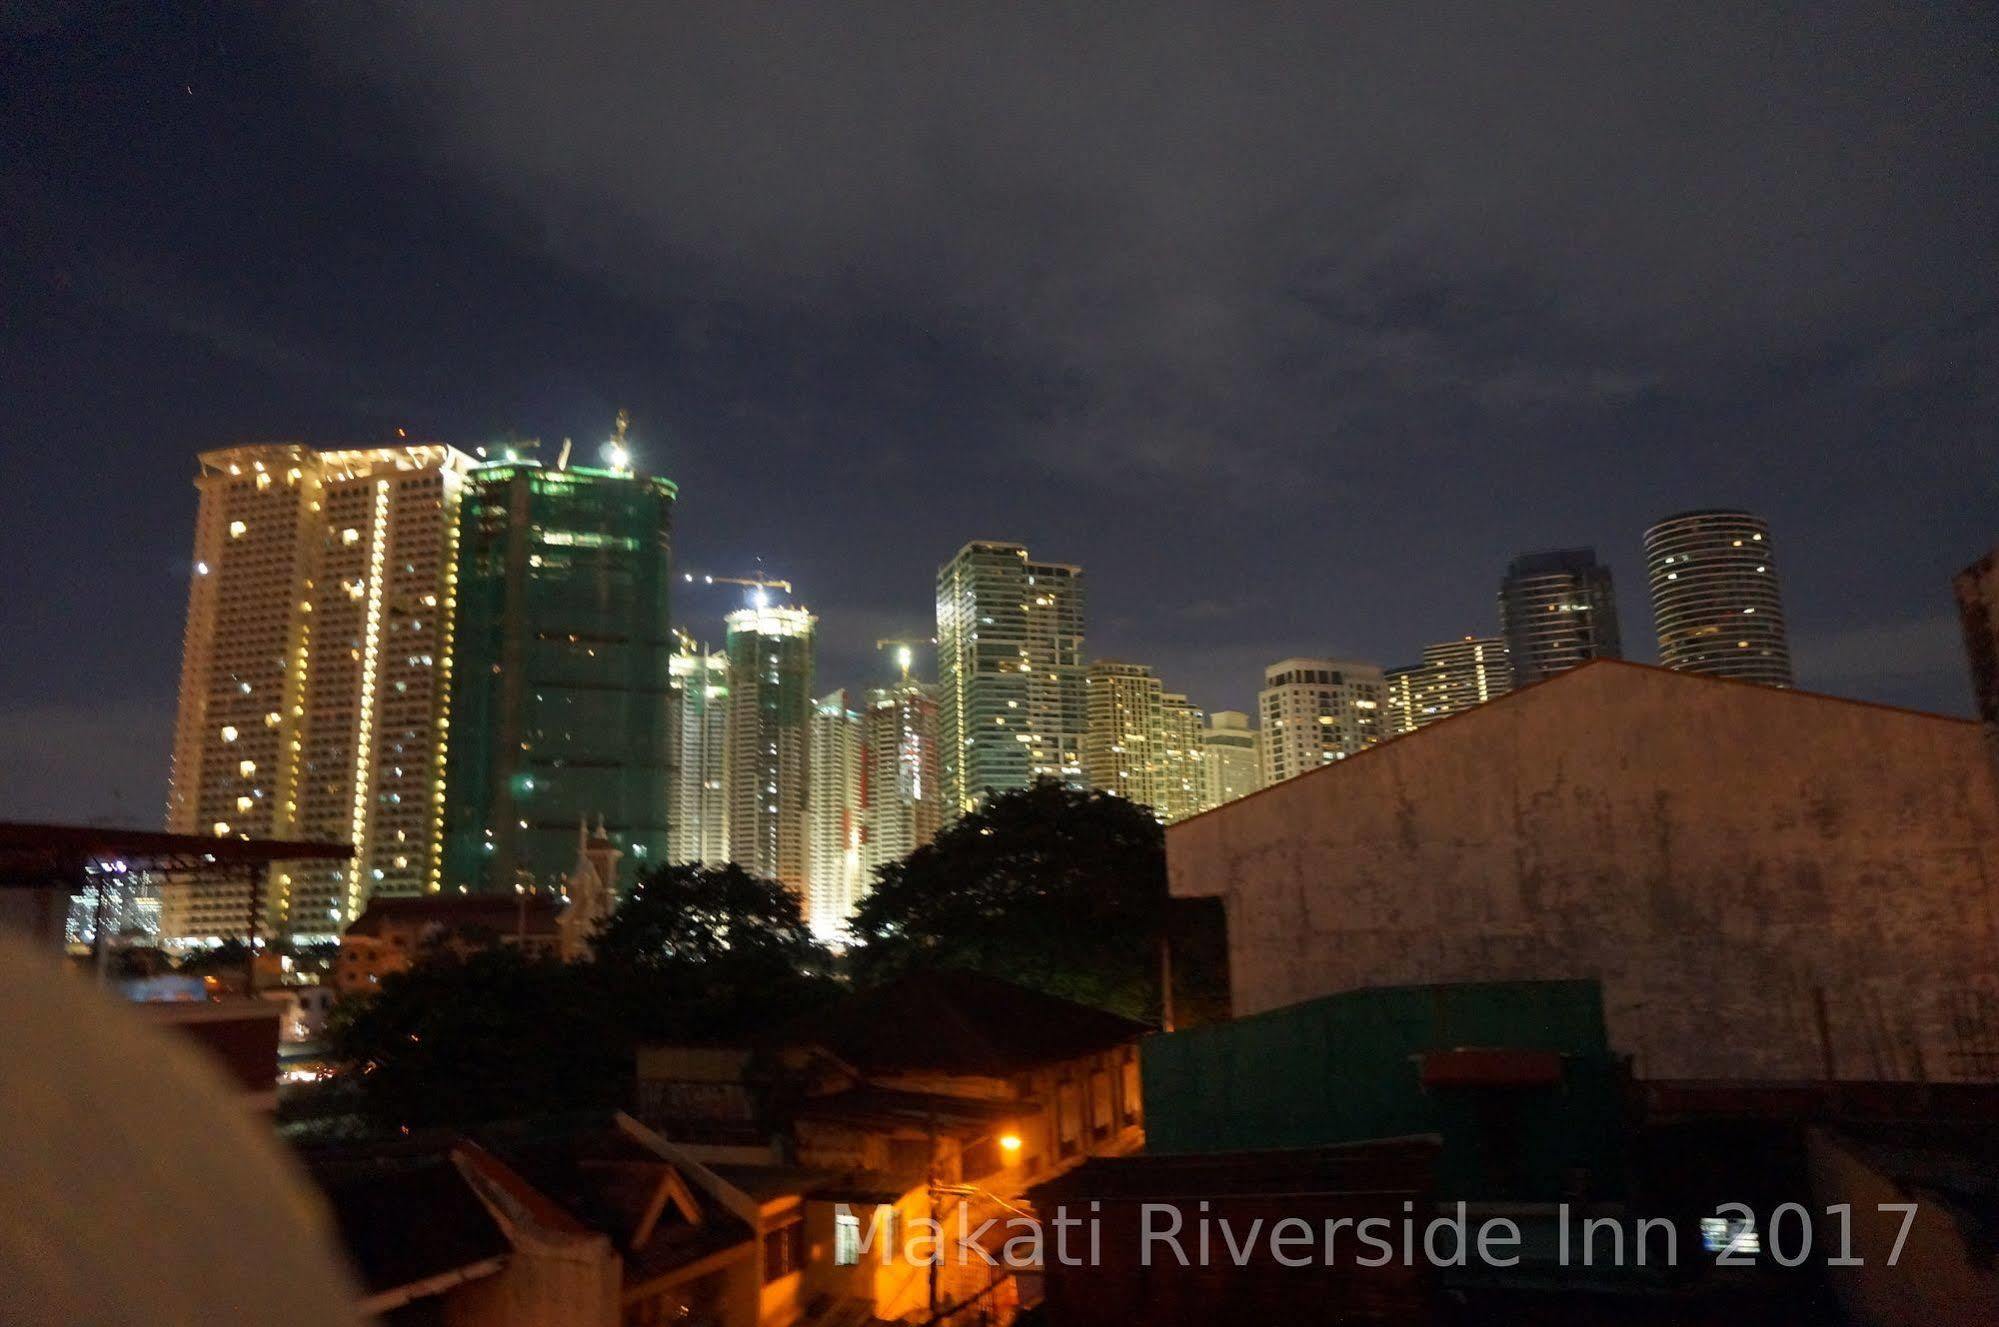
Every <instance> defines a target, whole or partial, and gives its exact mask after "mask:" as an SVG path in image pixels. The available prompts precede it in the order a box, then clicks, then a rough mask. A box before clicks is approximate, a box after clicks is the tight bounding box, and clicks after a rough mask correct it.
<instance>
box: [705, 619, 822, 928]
mask: <svg viewBox="0 0 1999 1327" xmlns="http://www.w3.org/2000/svg"><path fill="white" fill-rule="evenodd" d="M761 593H762V592H761V591H759V594H761ZM726 621H727V623H728V628H729V644H728V649H729V738H728V754H727V759H726V760H725V761H724V762H723V774H722V783H723V787H724V790H725V791H726V793H727V797H728V806H729V860H730V861H732V862H735V863H736V864H738V865H739V866H741V867H743V869H745V870H747V871H750V872H752V873H754V874H756V875H760V876H764V877H766V878H768V879H771V880H777V881H780V882H782V883H783V884H786V885H789V886H790V887H791V888H792V890H793V891H795V892H796V893H797V895H798V897H799V899H800V901H801V903H804V902H808V901H809V895H808V893H807V891H808V889H809V888H810V886H811V880H810V878H809V875H810V867H811V845H810V836H811V825H810V822H809V814H808V809H809V807H810V805H811V796H812V763H811V762H812V716H813V703H812V627H813V624H814V622H815V621H816V619H815V618H814V617H813V616H812V614H810V613H808V612H806V611H805V610H804V609H803V608H776V607H770V606H767V605H759V606H757V607H753V608H739V609H737V610H736V611H735V612H733V613H731V614H729V616H728V618H727V619H726Z"/></svg>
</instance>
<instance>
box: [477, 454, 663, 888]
mask: <svg viewBox="0 0 1999 1327" xmlns="http://www.w3.org/2000/svg"><path fill="white" fill-rule="evenodd" d="M606 452H607V455H608V457H609V459H610V462H611V464H610V465H609V466H608V467H607V468H601V469H600V468H594V467H585V466H574V465H572V466H567V467H566V468H554V467H547V466H543V465H541V464H539V463H537V462H534V461H531V460H521V459H518V454H517V453H512V454H510V455H509V457H508V459H504V460H501V461H498V462H496V463H493V464H489V465H484V466H481V467H479V468H478V469H477V470H475V471H474V472H473V473H472V477H471V482H470V484H469V485H468V487H467V490H466V494H465V502H464V509H463V512H462V514H461V518H460V522H459V525H460V534H459V544H460V547H459V573H458V604H459V612H458V627H457V652H458V657H457V664H456V667H455V670H454V677H455V685H454V688H453V696H454V699H453V701H452V732H453V735H454V739H453V741H452V744H451V757H450V774H449V778H448V783H447V788H448V795H447V807H446V814H445V825H446V834H447V836H448V845H447V850H446V854H445V876H444V884H445V886H446V888H454V887H456V888H463V889H468V890H471V891H473V892H479V891H495V892H508V891H511V890H513V889H515V888H516V887H518V886H521V885H528V884H531V885H533V886H535V887H540V888H554V887H555V886H556V884H557V883H558V882H559V880H560V879H561V878H562V876H563V875H564V873H565V872H567V871H568V870H569V868H570V866H571V865H572V864H573V863H574V862H575V859H576V835H577V827H578V825H580V824H582V823H583V822H584V821H585V820H586V819H588V820H589V821H590V822H591V823H593V824H594V823H595V822H596V821H597V820H598V819H599V818H600V817H601V818H602V820H603V822H604V826H605V830H606V835H607V837H608V839H609V841H610V842H611V843H612V844H613V845H615V846H616V847H617V848H619V849H620V850H621V851H623V852H624V853H625V855H626V859H627V860H628V861H630V862H631V863H632V865H633V867H634V869H635V870H638V871H642V870H644V869H645V868H646V867H647V866H649V865H651V864H652V863H654V862H659V861H663V860H665V859H666V857H667V855H668V853H667V847H668V845H667V811H668V807H669V804H670V801H671V796H672V787H671V784H672V776H673V766H674V756H675V753H674V746H673V732H672V728H671V724H670V714H669V711H670V709H671V699H672V694H673V693H672V676H673V671H672V660H673V655H674V652H675V648H676V641H675V638H674V634H673V630H672V621H671V614H670V605H669V590H670V587H671V584H672V581H673V576H672V571H673V568H672V527H673V503H674V499H675V496H676V493H677V489H676V488H675V486H674V484H673V482H672V481H671V480H668V479H664V478H658V477H654V476H649V475H644V474H639V473H635V472H633V471H632V470H631V469H630V468H628V457H627V456H626V455H625V454H624V453H623V451H622V450H621V449H620V448H617V447H611V448H607V449H606Z"/></svg>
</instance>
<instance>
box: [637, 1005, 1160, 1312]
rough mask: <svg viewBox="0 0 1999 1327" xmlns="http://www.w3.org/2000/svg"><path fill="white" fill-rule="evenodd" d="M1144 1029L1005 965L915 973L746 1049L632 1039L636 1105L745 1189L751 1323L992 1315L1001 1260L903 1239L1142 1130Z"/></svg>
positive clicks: (1007, 1214) (1001, 1306)
mask: <svg viewBox="0 0 1999 1327" xmlns="http://www.w3.org/2000/svg"><path fill="white" fill-rule="evenodd" d="M1149 1031H1150V1029H1149V1028H1148V1027H1147V1026H1146V1025H1145V1024H1142V1023H1137V1022H1133V1021H1132V1020H1130V1019H1126V1018H1122V1017H1119V1016H1117V1015H1115V1014H1109V1013H1105V1012H1104V1011H1102V1010H1098V1009H1093V1008H1090V1007H1088V1006H1084V1005H1079V1004H1076V1003H1074V1002H1072V1001H1068V1000H1061V999H1057V998H1054V997H1052V996H1047V995H1042V994H1040V993H1038V992H1035V991H1030V990H1027V989H1026V988H1024V987H1020V986H1015V985H1013V984H1012V983H1010V982H1004V981H999V980H996V979H994V978H990V977H984V976H980V975H977V974H973V973H965V972H929V973H920V974H915V975H912V976H909V977H905V978H903V979H901V980H898V981H895V982H891V983H888V984H886V985H884V986H881V987H878V988H874V989H872V990H868V991H862V992H858V993H856V994H854V995H852V996H850V997H848V998H847V999H845V1000H843V1001H841V1002H839V1003H838V1004H836V1005H834V1006H833V1007H831V1008H829V1009H827V1010H826V1011H824V1012H823V1013H822V1014H819V1015H816V1016H813V1017H810V1018H807V1019H804V1020H801V1021H800V1022H799V1023H797V1024H795V1025H794V1026H793V1027H791V1028H789V1029H786V1030H785V1031H784V1032H783V1033H782V1034H780V1035H778V1036H775V1037H773V1038H771V1039H770V1040H769V1041H768V1042H766V1044H764V1045H762V1046H760V1047H756V1048H748V1047H714V1046H655V1047H648V1048H645V1049H642V1050H641V1051H640V1053H639V1058H638V1074H639V1083H638V1097H639V1107H638V1112H639V1114H640V1116H641V1117H642V1118H643V1119H645V1120H646V1122H647V1123H648V1124H651V1125H654V1126H655V1127H657V1128H658V1129H659V1131H660V1132H661V1133H662V1134H663V1135H664V1136H666V1137H667V1138H669V1139H670V1140H672V1141H671V1142H670V1143H669V1146H673V1147H677V1148H680V1149H682V1150H683V1151H684V1153H685V1154H686V1155H687V1156H689V1157H690V1158H698V1159H699V1161H700V1162H701V1163H703V1164H704V1165H705V1166H706V1167H707V1168H708V1169H709V1172H710V1173H711V1174H713V1175H714V1176H715V1178H716V1179H717V1180H718V1181H720V1182H721V1183H724V1184H727V1185H729V1186H730V1187H732V1188H733V1189H735V1190H736V1191H737V1192H738V1193H740V1194H742V1195H744V1198H745V1200H746V1201H748V1202H753V1203H754V1206H755V1220H756V1222H757V1225H758V1229H759V1231H760V1232H761V1233H762V1235H763V1237H764V1239H765V1240H766V1242H767V1243H768V1244H769V1247H768V1248H767V1249H766V1256H765V1257H764V1259H763V1267H764V1273H765V1276H766V1278H767V1280H766V1283H765V1287H764V1292H763V1297H762V1310H763V1313H764V1319H763V1320H764V1321H765V1322H770V1323H787V1322H792V1321H801V1322H811V1323H816V1322H836V1321H845V1320H851V1321H856V1322H859V1321H866V1319H867V1318H868V1317H873V1318H879V1319H893V1318H898V1317H902V1316H904V1315H906V1314H916V1315H918V1316H929V1315H931V1314H932V1313H933V1311H935V1310H951V1309H953V1308H955V1309H957V1310H958V1311H959V1312H960V1313H961V1314H976V1313H979V1312H991V1313H993V1314H994V1315H996V1317H998V1318H1002V1319H1003V1318H1004V1317H1006V1316H1007V1315H1008V1314H1009V1313H1010V1311H1011V1309H1012V1308H1013V1306H1014V1304H1015V1302H1016V1295H1017V1287H1016V1285H1015V1282H1014V1278H1013V1276H1012V1275H1011V1270H1012V1269H1007V1268H997V1269H996V1268H992V1267H989V1266H987V1265H986V1264H985V1263H984V1262H983V1261H982V1260H980V1259H979V1258H977V1257H976V1256H967V1257H963V1258H961V1257H959V1256H958V1254H957V1252H956V1251H955V1249H951V1250H947V1252H946V1262H945V1265H944V1266H942V1267H940V1268H938V1269H937V1274H936V1276H935V1277H934V1278H933V1277H932V1275H931V1269H930V1267H929V1266H928V1265H927V1263H922V1264H912V1263H911V1262H910V1261H909V1259H908V1257H907V1255H908V1253H909V1251H910V1248H909V1243H908V1239H907V1236H908V1235H909V1234H910V1232H912V1231H916V1230H919V1229H921V1228H922V1223H925V1222H928V1221H930V1220H936V1221H939V1222H940V1223H942V1224H943V1226H944V1227H945V1229H946V1230H947V1232H949V1233H948V1234H947V1243H950V1242H952V1241H953V1240H954V1239H955V1236H956V1234H957V1233H958V1232H959V1230H960V1229H961V1228H962V1229H968V1230H976V1229H977V1227H979V1226H980V1224H981V1223H983V1222H984V1221H985V1220H986V1219H987V1218H988V1217H996V1218H999V1223H1000V1225H1001V1226H1003V1225H1004V1222H1005V1220H1006V1219H1009V1218H1011V1217H1013V1216H1023V1217H1024V1216H1025V1215H1026V1209H1025V1208H1024V1207H1023V1206H1022V1205H1021V1195H1022V1194H1023V1193H1024V1191H1025V1190H1026V1189H1027V1187H1028V1186H1029V1185H1030V1184H1033V1183H1036V1182H1039V1181H1042V1180H1046V1179H1048V1178H1051V1177H1053V1176H1055V1175H1057V1174H1060V1173H1062V1172H1063V1171H1065V1170H1068V1169H1070V1168H1072V1167H1074V1166H1076V1165H1078V1164H1080V1163H1081V1162H1083V1161H1084V1160H1085V1159H1087V1158H1089V1157H1091V1156H1115V1155H1122V1154H1125V1153H1128V1152H1132V1151H1136V1150H1137V1149H1138V1148H1139V1147H1141V1146H1142V1145H1143V1143H1144V1137H1145V1135H1144V1112H1143V1108H1142V1102H1141V1096H1140V1090H1141V1089H1140V1079H1139V1071H1138V1041H1139V1039H1140V1038H1141V1037H1142V1036H1144V1035H1145V1034H1146V1033H1147V1032H1149ZM1005 1238H1006V1232H1005V1231H1004V1230H1002V1231H1001V1233H1000V1234H998V1235H997V1236H995V1237H993V1239H994V1243H993V1244H992V1245H991V1246H990V1251H997V1245H998V1244H999V1243H1003V1242H1004V1240H1005ZM884 1246H887V1248H888V1249H889V1253H888V1255H887V1257H886V1258H885V1257H884V1256H883V1253H882V1249H883V1247H884ZM1029 1294H1030V1297H1031V1294H1032V1291H1031V1289H1030V1291H1029Z"/></svg>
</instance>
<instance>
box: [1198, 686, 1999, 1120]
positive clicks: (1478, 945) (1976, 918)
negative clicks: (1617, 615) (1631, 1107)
mask: <svg viewBox="0 0 1999 1327" xmlns="http://www.w3.org/2000/svg"><path fill="white" fill-rule="evenodd" d="M1166 859H1167V873H1168V880H1169V885H1170V887H1171V889H1172V892H1173V893H1174V894H1175V895H1176V896H1186V897H1194V896H1207V897H1219V898H1221V899H1222V900H1223V902H1224V906H1225V908H1226V911H1227V914H1228V944H1229V974H1230V983H1231V987H1232V994H1233V1008H1234V1013H1235V1016H1236V1017H1237V1018H1239V1019H1240V1018H1244V1017H1247V1016H1250V1015H1254V1014H1259V1013H1262V1012H1263V1011H1266V1010H1271V1009H1276V1008H1279V1007H1282V1006H1285V1005H1290V1004H1293V1003H1296V1002H1298V1001H1301V1000H1308V999H1313V998H1316V997H1319V996H1323V995H1330V994H1335V993H1337V992H1341V991H1349V990H1358V989H1361V988H1364V987H1401V986H1412V985H1427V984H1433V983H1452V982H1491V981H1586V980H1596V981H1600V982H1601V983H1602V988H1603V1007H1604V1014H1605V1017H1606V1019H1607V1022H1608V1028H1609V1033H1610V1043H1611V1045H1612V1047H1613V1049H1615V1050H1616V1051H1618V1052H1620V1053H1624V1054H1629V1055H1631V1056H1633V1057H1634V1071H1635V1073H1636V1074H1637V1076H1638V1077H1640V1078H1654V1079H1757V1080H1776V1081H1782V1080H1793V1081H1797V1080H1810V1081H1815V1082H1825V1081H1834V1080H1841V1079H1872V1080H1903V1081H1930V1082H1943V1081H1984V1082H1990V1081H1994V1080H1999V994H1995V992H1999V931H1995V926H1999V912H1995V910H1994V909H1993V906H1992V902H1993V889H1992V881H1993V880H1995V879H1999V783H1995V773H1994V770H1993V766H1992V764H1991V762H1990V760H1989V759H1988V757H1987V754H1986V751H1985V747H1984V742H1983V739H1982V734H1981V732H1980V729H1979V725H1977V724H1975V723H1972V722H1969V721H1967V720H1964V719H1955V718H1947V717H1944V716H1940V715H1930V714H1920V713H1916V712H1914V711H1909V710H1898V709H1893V708H1890V707H1887V706H1882V705H1874V704H1868V703H1864V702H1858V701H1849V700H1842V699H1838V698H1835V697H1829V696H1816V695H1812V694H1809V693H1806V692H1800V691H1792V690H1779V689H1776V688H1771V687H1752V686H1731V685H1728V684H1727V683H1726V682H1723V681H1720V680H1717V679H1714V678H1708V677H1701V676H1698V675H1694V674H1689V673H1680V672H1673V671H1671V670H1668V669H1663V668H1652V667H1648V666H1644V665H1639V664H1631V663H1622V662H1609V661H1603V662H1597V663H1592V664H1590V665H1587V666H1586V667H1583V668H1579V669H1576V670H1573V671H1571V672H1569V673H1566V674H1563V675H1562V676H1560V677H1558V678H1556V679H1555V680H1554V681H1552V682H1549V683H1548V684H1546V685H1544V686H1540V687H1536V688H1534V689H1532V690H1529V691H1521V692H1516V693H1515V694H1513V695H1510V696H1507V697H1505V698H1504V699H1502V700H1500V701H1497V702H1495V703H1493V704H1490V705H1485V706H1481V707H1479V708H1477V709H1475V710H1473V711H1472V712H1471V713H1469V714H1466V715H1464V716H1462V717H1460V718H1458V719H1456V720H1454V721H1453V722H1451V723H1446V724H1437V725H1435V726H1433V727H1431V728H1427V729H1424V730H1423V731H1421V732H1419V733H1416V734H1414V735H1413V736H1410V737H1407V738H1405V739H1403V740H1401V741H1398V742H1392V743H1389V744H1387V745H1385V746H1384V747H1382V748H1381V749H1380V750H1378V751H1375V752H1373V753H1372V754H1370V755H1369V757H1368V758H1367V759H1366V760H1360V761H1348V762H1344V763H1342V764H1340V765H1338V766H1336V767H1333V768H1329V769H1324V770H1321V771H1320V772H1318V773H1315V774H1312V775H1310V776H1308V777H1306V778H1302V779H1297V780H1295V781H1293V782H1290V783H1287V784H1285V785H1283V786H1282V787H1279V788H1272V789H1269V790H1268V791H1266V792H1264V793H1263V794H1262V795H1261V796H1258V797H1253V798H1250V799H1248V800H1246V801H1242V802H1238V803H1236V804H1235V805H1233V806H1230V807H1226V808H1224V809H1222V810H1220V811H1217V812H1215V813H1213V814H1210V815H1206V816H1202V817H1200V818H1199V819H1197V820H1193V821H1190V822H1188V823H1186V824H1184V825H1179V826H1175V827H1173V828H1171V829H1169V830H1167V832H1166Z"/></svg>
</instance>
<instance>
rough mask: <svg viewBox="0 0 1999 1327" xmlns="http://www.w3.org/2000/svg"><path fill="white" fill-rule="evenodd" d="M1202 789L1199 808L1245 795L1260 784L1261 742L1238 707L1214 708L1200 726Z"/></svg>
mask: <svg viewBox="0 0 1999 1327" xmlns="http://www.w3.org/2000/svg"><path fill="white" fill-rule="evenodd" d="M1201 748H1202V754H1203V763H1202V767H1201V776H1202V780H1203V783H1204V786H1205V789H1206V792H1205V794H1204V797H1203V805H1202V808H1201V809H1202V810H1204V811H1205V810H1208V809H1210V808H1212V807H1217V806H1220V805H1222V804H1223V803H1224V802H1233V801H1234V800H1235V799H1236V798H1238V797H1247V796H1249V794H1251V793H1253V792H1255V791H1256V790H1257V789H1258V788H1261V787H1262V786H1263V744H1262V742H1261V741H1260V740H1259V738H1258V734H1257V731H1256V729H1255V728H1253V727H1251V726H1250V722H1249V716H1248V715H1247V714H1244V713H1243V712H1242V711H1241V710H1216V711H1215V712H1214V713H1213V714H1210V715H1209V716H1208V726H1207V727H1205V728H1203V729H1202V730H1201Z"/></svg>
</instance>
